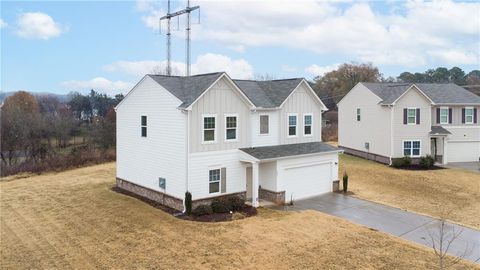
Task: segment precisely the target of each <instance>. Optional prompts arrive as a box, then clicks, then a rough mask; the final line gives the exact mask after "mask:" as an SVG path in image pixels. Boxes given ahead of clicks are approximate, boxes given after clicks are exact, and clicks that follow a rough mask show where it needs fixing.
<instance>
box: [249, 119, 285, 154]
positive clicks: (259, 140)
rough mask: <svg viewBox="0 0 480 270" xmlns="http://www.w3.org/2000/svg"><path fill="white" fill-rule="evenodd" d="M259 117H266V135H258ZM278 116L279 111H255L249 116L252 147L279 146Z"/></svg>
mask: <svg viewBox="0 0 480 270" xmlns="http://www.w3.org/2000/svg"><path fill="white" fill-rule="evenodd" d="M260 115H268V134H260ZM278 115H279V111H256V112H252V113H251V114H250V119H251V120H250V123H251V126H250V133H251V134H250V136H251V138H252V145H251V146H252V147H257V146H269V145H278V144H280V143H279V131H280V126H279V124H280V123H279V117H278Z"/></svg>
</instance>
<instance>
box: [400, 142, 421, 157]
mask: <svg viewBox="0 0 480 270" xmlns="http://www.w3.org/2000/svg"><path fill="white" fill-rule="evenodd" d="M403 155H404V156H407V157H419V156H420V141H403Z"/></svg>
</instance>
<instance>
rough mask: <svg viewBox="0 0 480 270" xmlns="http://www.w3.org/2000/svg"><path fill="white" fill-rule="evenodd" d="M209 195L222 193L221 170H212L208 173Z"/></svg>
mask: <svg viewBox="0 0 480 270" xmlns="http://www.w3.org/2000/svg"><path fill="white" fill-rule="evenodd" d="M208 182H209V188H208V192H209V193H217V192H220V169H215V170H210V171H209V172H208Z"/></svg>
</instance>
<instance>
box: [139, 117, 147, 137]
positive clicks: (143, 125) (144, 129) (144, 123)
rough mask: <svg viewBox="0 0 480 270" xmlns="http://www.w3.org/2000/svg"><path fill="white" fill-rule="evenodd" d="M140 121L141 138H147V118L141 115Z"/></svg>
mask: <svg viewBox="0 0 480 270" xmlns="http://www.w3.org/2000/svg"><path fill="white" fill-rule="evenodd" d="M141 118H142V120H141V123H140V124H141V129H142V137H147V116H146V115H142V117H141Z"/></svg>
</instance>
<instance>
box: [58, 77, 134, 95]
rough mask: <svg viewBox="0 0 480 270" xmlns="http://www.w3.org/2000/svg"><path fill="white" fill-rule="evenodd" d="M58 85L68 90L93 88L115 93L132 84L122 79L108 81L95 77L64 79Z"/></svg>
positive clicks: (126, 88)
mask: <svg viewBox="0 0 480 270" xmlns="http://www.w3.org/2000/svg"><path fill="white" fill-rule="evenodd" d="M60 86H61V87H62V88H64V89H66V90H69V91H88V90H90V89H94V90H95V91H99V92H105V93H113V94H116V93H118V92H122V93H126V92H128V91H129V90H130V89H131V88H132V87H133V84H132V83H129V82H124V81H110V80H108V79H105V78H103V77H96V78H93V79H91V80H88V81H77V80H72V81H65V82H62V83H60Z"/></svg>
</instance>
